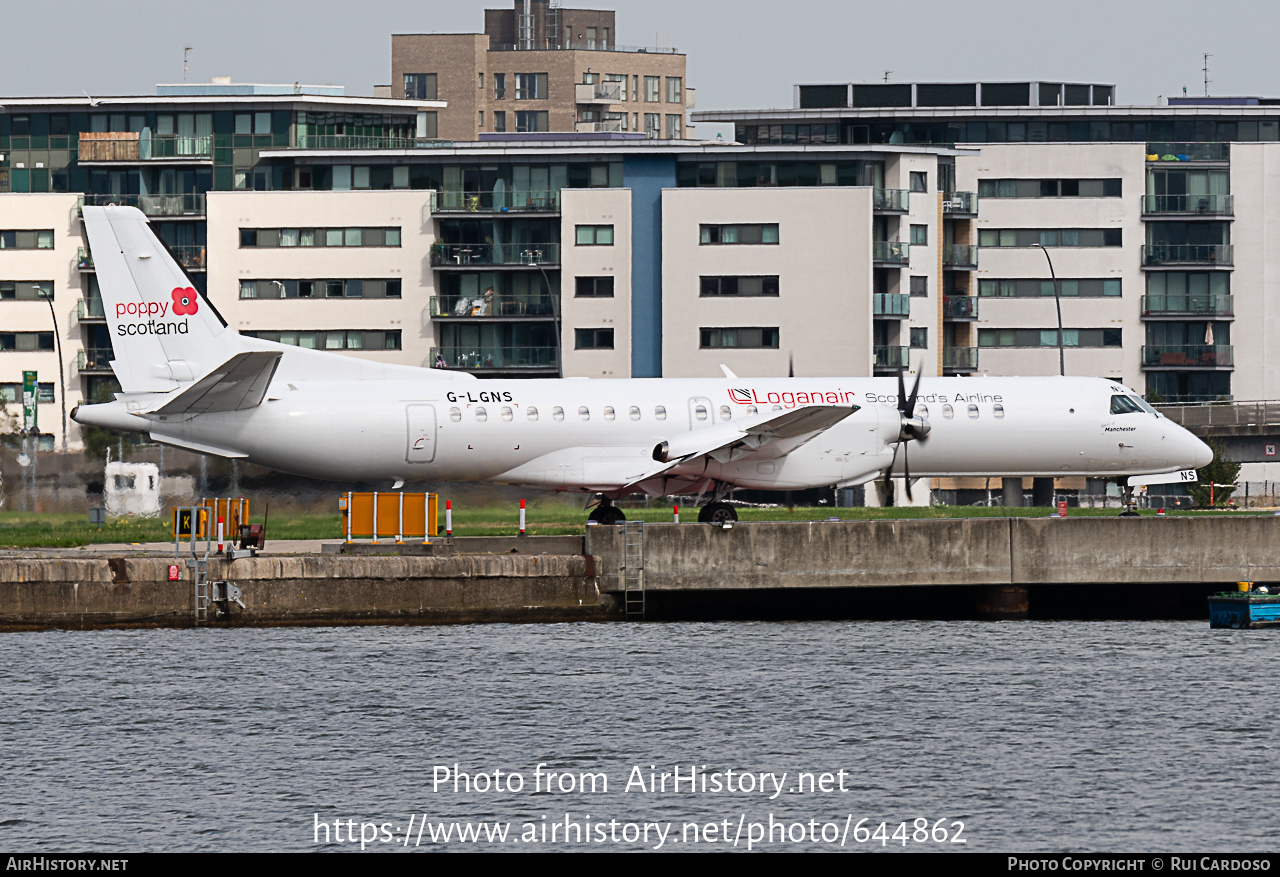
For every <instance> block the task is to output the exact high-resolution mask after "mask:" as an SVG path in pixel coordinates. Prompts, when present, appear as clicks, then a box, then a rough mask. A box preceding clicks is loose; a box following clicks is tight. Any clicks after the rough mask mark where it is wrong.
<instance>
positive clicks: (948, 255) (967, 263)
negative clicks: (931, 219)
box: [942, 244, 978, 271]
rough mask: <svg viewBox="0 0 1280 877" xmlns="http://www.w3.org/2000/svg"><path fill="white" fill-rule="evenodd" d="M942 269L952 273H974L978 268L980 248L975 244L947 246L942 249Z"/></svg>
mask: <svg viewBox="0 0 1280 877" xmlns="http://www.w3.org/2000/svg"><path fill="white" fill-rule="evenodd" d="M942 267H943V268H949V269H951V270H952V271H972V270H974V269H975V268H977V267H978V248H977V247H976V246H974V245H973V244H946V245H945V246H944V247H943V248H942Z"/></svg>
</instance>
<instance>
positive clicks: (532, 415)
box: [528, 405, 538, 421]
mask: <svg viewBox="0 0 1280 877" xmlns="http://www.w3.org/2000/svg"><path fill="white" fill-rule="evenodd" d="M528 415H529V420H530V421H535V420H537V419H538V409H537V408H534V407H533V406H532V405H530V406H529V412H528Z"/></svg>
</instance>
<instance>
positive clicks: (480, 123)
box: [476, 110, 484, 131]
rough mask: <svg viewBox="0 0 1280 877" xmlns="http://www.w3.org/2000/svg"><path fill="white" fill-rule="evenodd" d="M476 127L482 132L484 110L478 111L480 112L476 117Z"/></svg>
mask: <svg viewBox="0 0 1280 877" xmlns="http://www.w3.org/2000/svg"><path fill="white" fill-rule="evenodd" d="M476 127H477V128H479V129H480V130H481V131H483V130H484V110H480V112H479V113H478V114H477V115H476Z"/></svg>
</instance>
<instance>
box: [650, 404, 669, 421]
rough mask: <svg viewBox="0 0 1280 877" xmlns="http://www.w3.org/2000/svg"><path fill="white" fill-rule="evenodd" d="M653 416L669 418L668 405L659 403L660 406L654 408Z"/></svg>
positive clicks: (662, 418)
mask: <svg viewBox="0 0 1280 877" xmlns="http://www.w3.org/2000/svg"><path fill="white" fill-rule="evenodd" d="M653 416H654V417H655V418H657V419H658V420H666V419H667V409H666V407H665V406H663V405H659V406H658V407H656V408H654V409H653Z"/></svg>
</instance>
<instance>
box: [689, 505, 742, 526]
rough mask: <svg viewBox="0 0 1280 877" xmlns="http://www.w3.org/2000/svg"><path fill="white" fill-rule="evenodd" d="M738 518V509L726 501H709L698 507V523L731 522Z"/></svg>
mask: <svg viewBox="0 0 1280 877" xmlns="http://www.w3.org/2000/svg"><path fill="white" fill-rule="evenodd" d="M736 520H738V511H737V509H735V508H734V507H733V506H731V505H729V504H728V503H727V502H710V503H707V504H706V505H704V506H703V507H702V508H700V509H698V523H700V524H732V523H733V522H734V521H736Z"/></svg>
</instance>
